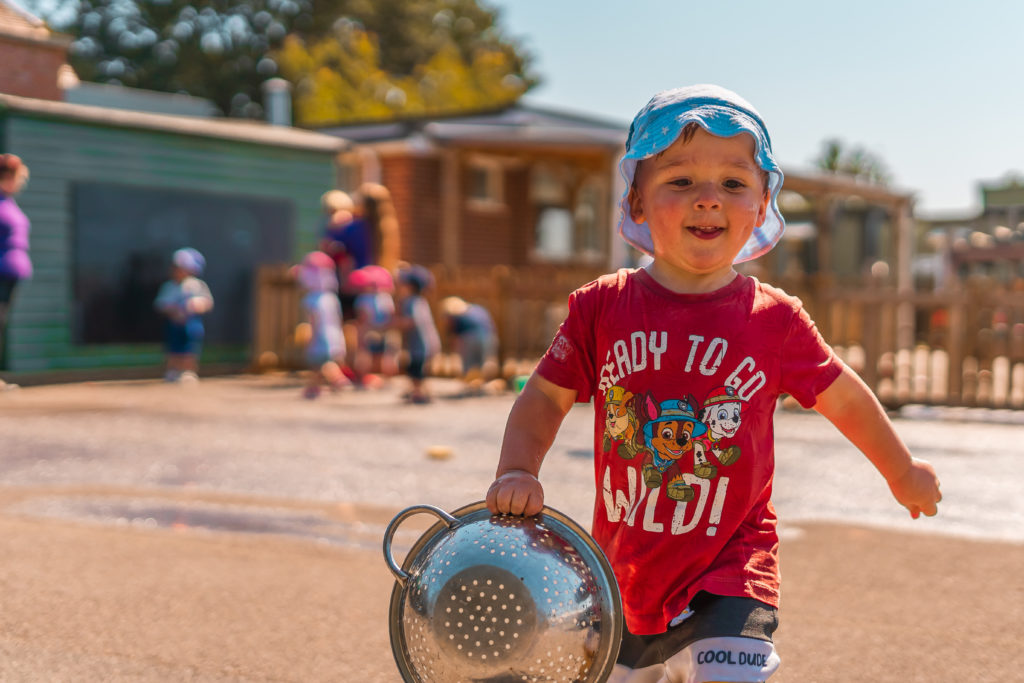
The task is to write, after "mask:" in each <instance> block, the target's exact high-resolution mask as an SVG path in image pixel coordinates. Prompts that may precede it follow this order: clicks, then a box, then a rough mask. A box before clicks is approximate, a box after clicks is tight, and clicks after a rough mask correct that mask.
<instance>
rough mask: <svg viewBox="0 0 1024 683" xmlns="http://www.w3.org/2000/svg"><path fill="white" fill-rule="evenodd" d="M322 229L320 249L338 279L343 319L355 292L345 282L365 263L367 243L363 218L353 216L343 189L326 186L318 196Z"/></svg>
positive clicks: (348, 316) (351, 204) (349, 314)
mask: <svg viewBox="0 0 1024 683" xmlns="http://www.w3.org/2000/svg"><path fill="white" fill-rule="evenodd" d="M320 208H321V210H322V212H323V232H322V234H321V239H320V251H322V252H324V253H325V254H327V255H328V256H329V257H330V258H331V259H332V260H333V261H334V265H335V268H336V275H337V279H338V285H339V287H338V296H339V298H340V300H341V310H342V315H343V316H344V319H345V320H349V319H351V318H352V316H354V315H355V314H354V310H355V309H354V308H353V305H352V304H353V303H354V301H355V296H356V292H354V291H352V288H351V287H350V286H349V284H348V278H349V276H350V275H351V274H352V272H353V271H355V270H358V269H359V268H362V267H363V266H365V265H367V264H369V262H370V261H369V253H370V252H369V246H368V243H367V241H366V228H365V225H364V223H363V221H360V220H356V216H355V208H356V206H355V202H353V201H352V198H351V197H350V196H349V195H348V193H346V192H342V191H341V190H329V191H328V192H324V193H323V195H322V196H321V197H320Z"/></svg>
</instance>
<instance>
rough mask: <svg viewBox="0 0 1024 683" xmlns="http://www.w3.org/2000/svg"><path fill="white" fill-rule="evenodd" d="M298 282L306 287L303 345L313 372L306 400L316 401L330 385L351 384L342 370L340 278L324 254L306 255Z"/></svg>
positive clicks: (318, 252)
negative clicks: (321, 390) (314, 399)
mask: <svg viewBox="0 0 1024 683" xmlns="http://www.w3.org/2000/svg"><path fill="white" fill-rule="evenodd" d="M296 279H297V280H298V282H299V286H301V287H302V290H303V292H305V293H304V294H303V296H302V310H303V311H304V312H305V315H306V326H305V327H304V328H303V329H304V330H306V332H305V334H304V335H302V336H304V337H305V339H302V340H300V341H302V342H304V343H305V344H306V361H307V362H308V363H309V368H310V370H311V372H310V373H309V379H308V381H307V384H306V388H305V390H304V391H303V396H305V397H306V398H311V399H312V398H316V397H317V396H319V395H320V388H321V386H322V385H324V384H326V385H327V386H329V387H331V388H332V389H334V390H338V389H340V388H342V387H344V386H345V385H346V384H348V379H347V378H346V377H345V374H344V372H343V371H342V367H343V366H344V364H345V335H344V334H343V333H342V331H341V303H340V302H339V301H338V294H337V291H338V277H337V275H336V274H335V269H334V261H333V260H331V257H330V256H328V255H327V254H325V253H324V252H322V251H313V252H310V253H309V254H306V257H305V258H304V259H302V264H301V265H299V266H298V267H297V268H296Z"/></svg>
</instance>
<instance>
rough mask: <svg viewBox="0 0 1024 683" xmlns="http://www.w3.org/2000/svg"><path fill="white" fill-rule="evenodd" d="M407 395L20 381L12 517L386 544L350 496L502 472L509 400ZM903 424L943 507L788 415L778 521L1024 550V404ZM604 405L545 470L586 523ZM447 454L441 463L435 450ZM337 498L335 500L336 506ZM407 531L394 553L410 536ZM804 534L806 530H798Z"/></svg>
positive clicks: (572, 425) (393, 505) (920, 411)
mask: <svg viewBox="0 0 1024 683" xmlns="http://www.w3.org/2000/svg"><path fill="white" fill-rule="evenodd" d="M433 386H434V389H435V392H436V394H437V399H436V400H435V401H434V402H433V403H431V404H429V405H425V406H421V405H415V406H414V405H407V404H404V403H402V401H401V399H400V393H401V391H402V390H404V388H405V386H404V383H403V382H401V381H399V380H396V381H394V382H393V383H392V384H391V385H390V386H389V387H387V388H385V389H382V390H377V391H363V392H356V391H346V392H341V393H339V394H327V395H324V396H322V397H321V398H320V399H318V400H315V401H309V400H303V399H301V398H300V393H301V385H300V382H299V379H298V378H296V377H293V376H287V375H263V376H233V377H216V378H209V379H204V380H203V381H202V382H201V383H200V384H198V385H196V386H180V385H166V384H163V383H161V382H158V381H149V380H140V381H129V382H96V383H80V384H69V385H51V386H37V387H28V388H23V389H21V390H18V391H13V392H6V393H4V394H2V395H0V434H2V435H3V442H2V443H3V445H2V448H0V490H3V491H4V492H6V495H4V496H3V497H2V498H0V511H3V512H4V513H5V514H10V515H15V516H19V517H51V518H53V517H56V518H66V519H75V520H80V521H84V522H90V523H97V524H112V525H138V526H143V527H145V526H155V527H168V528H189V529H197V530H204V529H205V530H212V531H231V532H247V533H254V534H277V535H286V536H293V537H298V538H305V539H311V540H316V541H317V542H321V543H328V544H332V545H340V546H347V547H360V548H370V547H378V548H379V543H380V538H381V536H382V532H383V526H384V524H385V523H386V521H387V520H386V519H381V520H377V521H373V522H367V521H366V520H365V519H357V518H356V517H354V516H352V515H345V514H341V513H339V510H344V506H345V505H360V506H371V507H375V508H380V509H388V510H394V509H398V508H401V507H405V506H408V505H415V504H421V503H428V504H432V505H436V506H438V507H441V508H444V509H449V510H451V509H455V508H457V507H461V506H463V505H466V504H468V503H471V502H474V501H477V500H480V499H481V498H482V497H483V495H484V493H485V491H486V488H487V486H488V485H489V483H490V481H491V477H492V476H493V472H494V467H495V465H496V462H497V453H498V448H499V445H500V439H501V435H502V432H503V430H504V423H505V419H506V417H507V414H508V410H509V408H510V406H511V403H512V401H513V400H514V396H513V395H511V394H502V395H496V396H482V397H474V398H459V397H457V395H458V392H459V386H458V384H457V383H455V382H452V381H449V380H434V381H433ZM904 413H905V414H906V415H907V416H908V417H906V418H902V417H896V418H895V423H896V426H897V429H898V431H899V432H900V434H901V435H902V436H903V438H904V440H905V441H906V442H907V443H908V445H909V446H910V448H911V450H912V451H913V452H914V453H915V454H916V455H918V456H920V457H923V458H927V459H928V460H930V461H932V463H933V464H934V465H935V467H936V469H937V470H938V472H939V474H940V477H941V479H942V483H943V495H944V501H943V503H942V505H941V507H940V511H941V513H940V515H939V516H938V517H936V518H934V519H923V520H917V521H912V520H910V519H909V517H908V516H907V515H906V513H905V512H904V511H903V510H902V508H900V507H899V506H897V505H896V504H895V502H894V501H893V500H892V498H891V497H890V496H889V493H888V489H887V487H886V486H885V484H884V482H883V481H882V479H881V478H880V476H879V475H877V473H875V471H874V470H873V468H872V467H871V466H870V464H868V463H867V461H866V460H865V459H864V458H863V457H862V456H861V455H860V454H859V453H858V452H857V451H856V450H855V449H854V448H853V447H852V446H850V445H849V444H848V443H847V442H846V441H845V440H844V439H843V438H842V436H841V435H840V434H839V433H838V432H837V431H836V429H835V428H834V427H832V425H830V424H829V423H828V422H827V421H825V420H824V419H823V418H821V417H820V416H818V415H817V414H815V413H811V412H806V411H802V410H788V409H781V410H780V411H779V412H778V414H777V417H776V443H777V446H776V454H777V462H778V467H777V476H776V486H775V504H776V507H777V510H778V513H779V517H780V519H781V520H782V523H783V528H784V530H785V528H786V527H787V526H794V527H795V525H797V524H798V523H799V522H801V521H811V520H817V521H835V522H843V523H856V524H860V525H869V526H880V527H885V528H887V529H896V530H901V529H903V530H916V531H920V532H929V533H932V532H935V533H944V534H953V535H958V536H965V537H975V538H985V539H997V540H1005V541H1012V542H1017V543H1021V542H1024V499H1022V497H1021V496H1019V494H1018V492H1019V490H1020V489H1021V487H1022V485H1024V468H1022V467H1021V463H1022V462H1024V424H1022V421H1021V420H1020V414H1019V413H1006V412H1003V413H995V412H992V411H964V410H957V411H953V410H936V409H924V408H910V409H907V410H906V411H904ZM591 421H592V413H591V410H590V408H589V407H588V406H577V407H576V408H574V409H573V410H572V411H571V412H570V414H569V416H568V418H567V420H566V422H565V423H564V425H563V428H562V430H561V432H560V433H559V436H558V438H557V440H556V442H555V445H554V446H553V448H552V450H551V453H550V454H549V456H548V458H547V460H546V461H545V464H544V468H543V471H542V477H541V478H542V481H543V482H544V485H545V489H546V495H547V502H548V504H549V505H551V506H552V507H554V508H557V509H558V510H560V511H562V512H564V513H566V514H568V515H569V516H571V517H573V518H574V519H576V520H578V521H580V522H581V523H582V524H583V525H584V526H589V518H590V509H591V504H592V498H591V496H592V493H590V491H591V490H592V489H591V486H592V484H591V482H592V480H593V471H592V468H591V463H590V452H589V444H590V441H591V434H592V422H591ZM438 445H441V446H446V447H448V448H450V449H451V457H449V458H447V459H437V458H433V457H430V456H429V455H428V451H429V450H430V449H431V448H432V447H434V446H438ZM339 506H340V507H339ZM415 527H416V525H412V526H411V527H410V529H408V530H406V529H405V528H404V527H403V529H402V530H400V533H399V534H398V535H397V536H396V546H403V545H408V544H411V542H412V541H414V540H415ZM795 532H796V531H795V528H794V533H795Z"/></svg>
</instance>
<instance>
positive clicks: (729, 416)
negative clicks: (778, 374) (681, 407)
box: [694, 387, 744, 479]
mask: <svg viewBox="0 0 1024 683" xmlns="http://www.w3.org/2000/svg"><path fill="white" fill-rule="evenodd" d="M743 404H744V401H743V399H742V398H740V397H739V396H737V395H736V390H735V389H734V388H733V387H719V388H717V389H715V390H714V391H712V392H711V393H710V394H708V396H707V398H705V399H704V405H703V406H702V408H701V413H700V419H701V422H703V423H704V424H706V425H707V427H708V434H707V435H706V436H705V437H704V438H703V439H701V440H700V441H699V442H698V443H697V444H695V446H694V448H695V449H697V450H699V451H700V452H701V457H702V458H703V465H704V466H705V467H703V468H702V469H701V471H703V472H704V473H705V474H707V475H708V476H704V474H700V473H699V472H697V471H696V470H697V467H698V466H699V465H700V463H696V464H695V468H694V474H696V475H697V476H698V477H703V478H705V479H713V478H714V477H715V476H716V475H717V474H718V468H716V467H715V466H714V465H712V464H711V463H709V462H708V461H707V453H708V452H711V453H713V454H714V456H715V458H716V459H717V460H718V462H719V463H720V464H722V465H723V466H726V467H727V466H729V465H731V464H733V463H734V462H736V461H737V460H739V458H740V447H739V446H736V445H732V446H728V447H723V445H722V440H723V439H726V438H729V439H731V438H733V437H734V436H736V433H737V432H738V431H739V428H740V424H741V423H742V421H743Z"/></svg>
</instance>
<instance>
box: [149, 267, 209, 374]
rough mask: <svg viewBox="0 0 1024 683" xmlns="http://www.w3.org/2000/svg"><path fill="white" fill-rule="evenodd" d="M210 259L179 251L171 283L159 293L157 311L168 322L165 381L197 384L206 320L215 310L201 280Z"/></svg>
mask: <svg viewBox="0 0 1024 683" xmlns="http://www.w3.org/2000/svg"><path fill="white" fill-rule="evenodd" d="M205 268H206V259H205V258H203V255H202V254H200V253H199V252H198V251H196V250H195V249H192V248H191V247H185V248H183V249H178V250H177V251H176V252H174V255H173V256H172V257H171V279H170V280H168V281H167V282H165V283H164V284H163V285H161V287H160V291H159V292H157V296H156V300H155V301H154V302H153V306H154V308H156V310H157V311H159V312H160V313H161V314H163V316H164V317H165V318H166V324H165V327H164V347H165V349H166V353H167V366H166V372H165V374H164V380H166V381H168V382H179V381H184V382H195V381H198V379H199V375H198V374H197V373H198V371H199V352H200V350H201V349H202V345H203V336H204V335H205V330H204V328H203V319H202V316H203V315H205V314H206V313H209V312H210V311H211V310H212V309H213V295H212V294H210V288H209V287H207V286H206V283H205V282H203V281H202V280H200V279H199V276H200V275H202V274H203V270H204V269H205Z"/></svg>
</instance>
